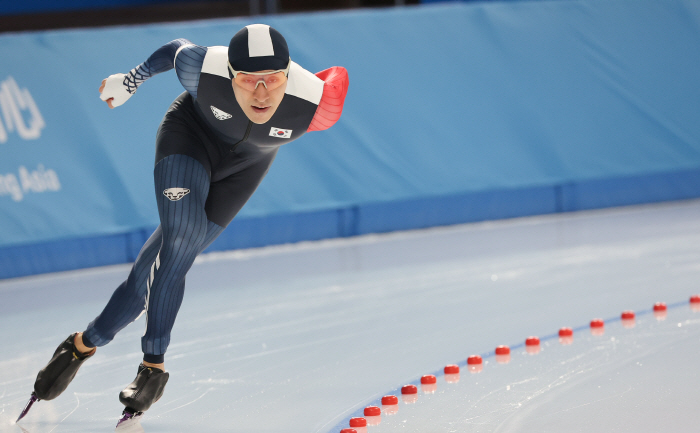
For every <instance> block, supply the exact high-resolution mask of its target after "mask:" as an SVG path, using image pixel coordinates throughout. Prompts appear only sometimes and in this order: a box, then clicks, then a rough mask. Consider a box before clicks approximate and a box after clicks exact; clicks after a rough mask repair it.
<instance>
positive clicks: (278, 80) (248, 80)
mask: <svg viewBox="0 0 700 433" xmlns="http://www.w3.org/2000/svg"><path fill="white" fill-rule="evenodd" d="M286 79H287V77H286V76H285V75H284V72H281V71H280V72H273V73H271V74H265V75H258V74H246V73H245V72H238V73H237V74H236V78H235V80H236V84H238V85H239V86H240V87H242V88H244V89H246V90H249V91H251V92H254V91H255V89H256V88H257V87H258V86H260V85H263V86H265V88H267V90H275V89H276V88H278V87H279V86H281V85H282V84H284V80H286Z"/></svg>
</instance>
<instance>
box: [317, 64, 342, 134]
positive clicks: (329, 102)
mask: <svg viewBox="0 0 700 433" xmlns="http://www.w3.org/2000/svg"><path fill="white" fill-rule="evenodd" d="M316 76H317V77H318V78H320V79H322V80H323V81H324V83H323V96H322V97H321V101H320V102H319V104H318V108H317V109H316V114H314V118H313V119H312V120H311V125H309V129H308V130H307V131H323V130H324V129H328V128H330V127H331V126H333V125H334V124H335V122H337V121H338V119H340V115H341V113H342V112H343V104H344V103H345V95H346V94H347V93H348V84H349V79H348V71H347V69H345V68H343V67H342V66H333V67H332V68H328V69H326V70H324V71H321V72H317V73H316Z"/></svg>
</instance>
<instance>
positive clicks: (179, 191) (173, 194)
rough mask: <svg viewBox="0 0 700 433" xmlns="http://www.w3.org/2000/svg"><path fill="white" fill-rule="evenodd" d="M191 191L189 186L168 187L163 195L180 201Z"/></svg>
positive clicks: (171, 199)
mask: <svg viewBox="0 0 700 433" xmlns="http://www.w3.org/2000/svg"><path fill="white" fill-rule="evenodd" d="M189 193H190V190H189V189H187V188H168V189H166V190H165V191H163V195H164V196H166V197H168V199H170V201H178V200H180V199H181V198H182V197H184V196H186V195H187V194H189Z"/></svg>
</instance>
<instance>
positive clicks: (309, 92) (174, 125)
mask: <svg viewBox="0 0 700 433" xmlns="http://www.w3.org/2000/svg"><path fill="white" fill-rule="evenodd" d="M227 61H228V55H227V48H226V47H201V46H197V45H194V44H192V43H190V42H189V41H187V40H184V39H177V40H175V41H172V42H170V43H168V44H166V45H164V46H163V47H161V48H160V49H159V50H157V51H156V52H155V53H153V55H151V57H149V58H148V60H147V61H145V62H144V63H142V64H141V65H139V66H137V67H136V68H134V69H133V70H132V71H130V72H129V74H128V75H127V76H126V78H125V80H124V85H125V86H126V87H127V89H128V91H129V93H134V92H135V91H136V88H137V87H138V86H139V85H140V84H141V83H142V82H143V81H145V80H146V79H148V78H150V77H151V76H153V75H155V74H158V73H161V72H165V71H167V70H170V69H172V68H173V67H174V68H175V69H176V71H177V76H178V78H179V80H180V82H181V83H182V85H183V87H184V88H185V90H186V91H185V92H184V93H182V94H181V95H180V96H179V97H178V98H177V99H175V101H174V102H173V103H172V104H171V105H170V108H169V109H168V111H167V112H166V114H165V116H164V118H163V121H162V122H161V124H160V127H159V129H158V134H157V138H156V165H155V169H154V180H155V188H156V191H155V192H156V198H157V202H158V211H159V216H160V226H159V227H158V228H157V229H156V231H155V232H154V233H153V235H151V237H150V238H149V240H148V241H147V242H146V244H145V245H144V247H143V248H142V250H141V252H140V253H139V256H138V257H137V259H136V262H135V263H134V266H133V267H132V269H131V272H130V274H129V277H128V278H127V280H126V281H124V282H123V283H122V284H121V285H120V286H119V287H118V288H117V290H116V291H115V292H114V294H113V295H112V298H111V299H110V301H109V302H108V304H107V306H106V307H105V309H104V310H103V311H102V313H101V314H100V315H99V316H98V317H97V318H96V319H95V320H94V321H92V322H91V323H90V325H89V326H88V328H87V330H86V331H85V333H84V335H83V341H84V342H85V344H86V345H88V346H103V345H105V344H107V343H109V342H110V341H111V340H112V339H113V338H114V336H115V334H116V333H117V332H119V331H120V330H121V329H122V328H124V327H125V326H126V325H128V324H129V323H131V322H132V321H134V320H136V319H137V318H138V317H139V316H140V315H141V314H142V313H143V312H146V314H147V323H146V332H145V334H144V336H143V338H142V349H143V352H144V360H145V361H147V362H152V363H159V362H163V359H164V354H165V352H166V349H167V347H168V344H169V342H170V331H171V329H172V326H173V324H174V322H175V317H176V315H177V312H178V310H179V308H180V304H181V302H182V297H183V294H184V285H185V275H186V274H187V271H188V270H189V269H190V267H191V266H192V263H193V262H194V259H195V258H196V256H197V255H198V254H199V253H201V252H202V251H203V250H204V249H205V248H206V247H207V246H208V245H209V244H211V242H213V241H214V239H216V237H217V236H218V235H219V234H220V233H221V232H222V231H223V229H224V228H225V227H226V226H227V225H228V224H229V223H230V222H231V220H232V219H233V218H234V217H235V216H236V214H237V213H238V212H239V211H240V210H241V208H242V207H243V205H244V204H245V203H246V202H247V201H248V199H249V198H250V196H251V195H252V194H253V192H254V191H255V189H256V188H257V187H258V185H259V184H260V182H261V181H262V179H263V177H265V174H266V173H267V171H268V170H269V168H270V165H271V164H272V161H273V160H274V159H275V155H276V154H277V150H278V149H279V147H280V146H281V145H283V144H285V143H288V142H290V141H293V140H296V139H297V138H299V137H301V136H302V135H304V134H305V133H306V132H307V130H319V129H325V128H327V127H329V125H330V124H332V123H334V122H335V120H337V118H336V117H334V119H335V120H332V121H331V122H330V123H329V121H328V119H327V117H329V116H328V111H327V110H324V109H323V107H319V105H323V103H322V102H321V101H322V99H323V98H324V93H327V94H329V95H331V94H333V92H334V91H335V94H336V95H337V94H338V92H337V90H338V89H337V86H335V88H334V87H333V86H330V87H329V84H328V83H327V82H324V80H322V79H321V78H318V77H317V76H316V75H314V74H312V73H310V72H308V71H306V70H305V69H303V68H301V67H300V66H299V65H297V64H296V63H294V62H292V64H291V67H290V70H289V76H288V82H287V89H286V92H285V96H284V98H283V99H282V102H281V104H280V105H279V107H278V108H277V111H276V112H275V114H274V115H273V116H272V118H271V119H270V120H269V121H268V122H267V123H265V124H254V123H253V122H251V121H250V120H249V119H248V118H247V117H246V115H245V114H244V112H243V110H242V109H241V107H240V106H239V105H238V102H237V101H236V99H235V95H234V93H233V88H232V85H231V77H230V75H229V71H228V64H227ZM334 69H337V71H336V72H340V75H342V76H343V77H344V81H343V83H342V86H344V87H345V86H346V85H347V74H346V73H345V70H344V69H343V68H334ZM324 72H326V71H324ZM320 74H323V73H319V75H320ZM343 74H344V75H343ZM327 81H328V80H327ZM344 91H345V90H344V89H343V92H342V99H341V100H340V107H341V110H342V100H344V97H345V93H344ZM333 101H335V104H334V105H337V98H336V99H334V100H333ZM339 116H340V112H337V117H339ZM315 117H316V119H315ZM319 121H320V122H321V123H322V124H324V125H327V126H323V127H320V128H319V127H316V126H312V125H317V124H318V122H319ZM314 122H315V123H314ZM324 122H325V123H324Z"/></svg>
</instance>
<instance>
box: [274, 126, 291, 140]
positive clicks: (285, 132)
mask: <svg viewBox="0 0 700 433" xmlns="http://www.w3.org/2000/svg"><path fill="white" fill-rule="evenodd" d="M270 137H277V138H292V130H291V129H282V128H274V127H273V128H270Z"/></svg>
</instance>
